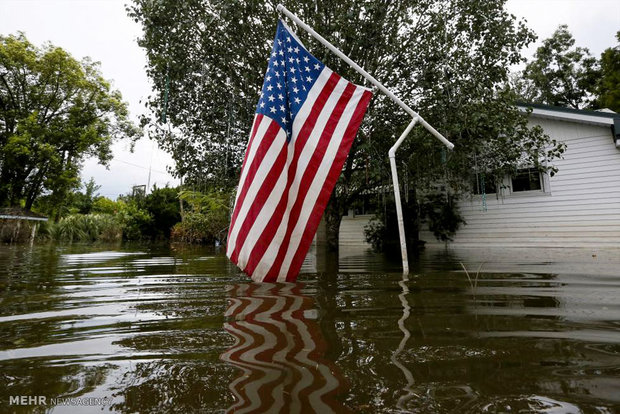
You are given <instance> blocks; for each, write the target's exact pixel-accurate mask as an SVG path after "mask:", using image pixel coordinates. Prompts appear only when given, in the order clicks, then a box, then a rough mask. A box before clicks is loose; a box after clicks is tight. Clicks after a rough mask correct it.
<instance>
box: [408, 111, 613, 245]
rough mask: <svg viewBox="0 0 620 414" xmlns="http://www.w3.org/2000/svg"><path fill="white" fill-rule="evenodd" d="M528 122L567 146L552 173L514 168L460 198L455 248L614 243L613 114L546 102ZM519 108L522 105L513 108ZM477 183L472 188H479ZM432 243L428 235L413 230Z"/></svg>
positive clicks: (433, 241)
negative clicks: (460, 219)
mask: <svg viewBox="0 0 620 414" xmlns="http://www.w3.org/2000/svg"><path fill="white" fill-rule="evenodd" d="M528 107H531V108H532V110H533V111H532V113H531V115H530V119H529V122H530V124H532V125H540V126H541V127H542V128H543V129H544V131H545V133H547V134H548V135H549V136H550V137H551V138H554V139H556V140H557V141H560V142H564V143H565V144H566V146H567V147H566V152H565V153H564V158H563V159H560V160H556V161H554V164H555V165H556V166H557V167H558V172H557V174H555V175H554V176H553V177H550V176H549V175H548V174H540V173H538V172H536V171H535V170H529V169H523V170H519V171H518V172H517V174H515V175H514V176H507V177H504V179H503V182H502V183H501V184H502V185H500V186H498V187H499V188H492V187H493V186H491V188H487V191H486V193H485V194H480V193H482V191H480V188H478V189H475V190H474V192H476V193H479V194H474V195H471V196H468V197H466V198H465V199H463V200H462V201H461V202H460V203H459V207H460V211H461V214H462V215H463V217H464V219H465V221H466V222H467V224H466V225H464V226H462V227H461V229H460V230H459V231H458V232H457V234H456V235H455V237H454V241H453V242H452V243H451V244H452V245H454V246H455V247H458V246H461V247H469V246H471V247H474V246H512V247H594V246H597V247H603V246H608V247H620V114H617V113H614V112H605V111H586V110H575V109H567V108H560V107H553V106H547V105H537V104H532V105H528ZM519 108H520V109H522V110H524V111H525V110H526V107H525V106H520V107H519ZM478 187H479V186H478ZM420 236H421V238H422V239H424V240H427V241H428V242H429V243H437V241H436V240H435V238H434V237H433V236H432V234H430V233H428V232H424V234H421V235H420Z"/></svg>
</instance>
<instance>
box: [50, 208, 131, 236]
mask: <svg viewBox="0 0 620 414" xmlns="http://www.w3.org/2000/svg"><path fill="white" fill-rule="evenodd" d="M46 230H47V231H46V234H47V237H48V238H50V239H52V240H56V241H61V242H69V243H71V242H93V241H102V242H112V241H117V240H120V239H121V238H122V236H123V225H122V224H121V223H120V222H119V220H117V218H116V217H115V216H113V215H111V214H72V215H69V216H67V217H64V218H62V219H60V220H59V221H58V222H57V223H52V224H51V225H49V226H48V227H47V229H46Z"/></svg>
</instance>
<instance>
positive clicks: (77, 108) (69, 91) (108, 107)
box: [0, 33, 137, 217]
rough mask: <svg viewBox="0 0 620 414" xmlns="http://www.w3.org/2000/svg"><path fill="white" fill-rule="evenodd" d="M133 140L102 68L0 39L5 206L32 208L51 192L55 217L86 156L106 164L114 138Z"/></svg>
mask: <svg viewBox="0 0 620 414" xmlns="http://www.w3.org/2000/svg"><path fill="white" fill-rule="evenodd" d="M136 135H137V129H136V128H135V127H134V126H133V125H132V124H131V122H130V121H129V120H128V113H127V105H126V104H125V103H124V102H122V97H121V94H120V92H118V91H116V90H113V89H112V88H111V87H110V84H109V82H107V81H106V80H105V79H103V77H102V75H101V73H100V71H99V64H98V63H96V62H92V61H90V60H89V59H88V58H85V59H83V60H82V61H81V62H80V61H77V60H75V59H74V58H73V57H71V55H69V53H67V52H66V51H64V50H63V49H61V48H59V47H55V46H53V45H51V44H46V45H44V46H43V47H42V48H38V47H36V46H34V45H33V44H31V43H30V42H29V41H28V40H27V39H26V37H25V36H24V34H23V33H19V34H17V35H9V36H0V206H4V205H19V204H20V203H23V204H24V206H25V207H26V208H27V209H30V208H31V207H32V206H33V203H34V202H35V200H36V199H37V198H38V197H39V196H40V195H41V194H48V200H47V203H46V206H47V207H49V208H50V211H46V213H47V214H50V215H54V216H56V217H58V216H59V211H58V210H59V209H61V208H62V207H63V206H65V201H66V198H67V195H68V194H69V193H70V192H71V191H72V190H73V189H75V188H77V187H78V186H79V171H80V168H81V164H82V161H83V160H84V159H85V157H91V156H92V157H97V158H98V159H99V162H100V163H102V164H104V165H105V164H107V163H108V162H109V160H110V159H111V157H112V153H111V150H110V145H111V144H112V142H113V140H115V139H118V138H124V137H135V136H136ZM84 208H86V209H87V208H88V206H84Z"/></svg>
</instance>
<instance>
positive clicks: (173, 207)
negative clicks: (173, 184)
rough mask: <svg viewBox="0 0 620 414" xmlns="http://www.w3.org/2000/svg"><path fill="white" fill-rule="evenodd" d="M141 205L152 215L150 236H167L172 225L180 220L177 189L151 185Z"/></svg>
mask: <svg viewBox="0 0 620 414" xmlns="http://www.w3.org/2000/svg"><path fill="white" fill-rule="evenodd" d="M143 205H144V209H146V211H148V212H149V213H150V214H151V216H152V217H153V223H152V226H151V227H150V229H149V231H148V235H150V236H151V237H152V238H161V237H164V238H169V237H170V230H171V229H172V226H174V225H175V224H176V223H178V222H179V221H181V212H180V207H179V190H178V189H176V188H170V187H164V188H157V187H153V191H151V192H150V193H149V194H148V195H147V196H146V197H145V198H144V202H143Z"/></svg>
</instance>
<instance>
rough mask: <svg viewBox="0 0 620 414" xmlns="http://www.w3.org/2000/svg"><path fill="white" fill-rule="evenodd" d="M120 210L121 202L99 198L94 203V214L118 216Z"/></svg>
mask: <svg viewBox="0 0 620 414" xmlns="http://www.w3.org/2000/svg"><path fill="white" fill-rule="evenodd" d="M120 210H121V202H120V201H112V200H110V199H109V198H107V197H97V198H96V199H95V201H94V202H93V213H103V214H117V213H118V212H119V211H120Z"/></svg>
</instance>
